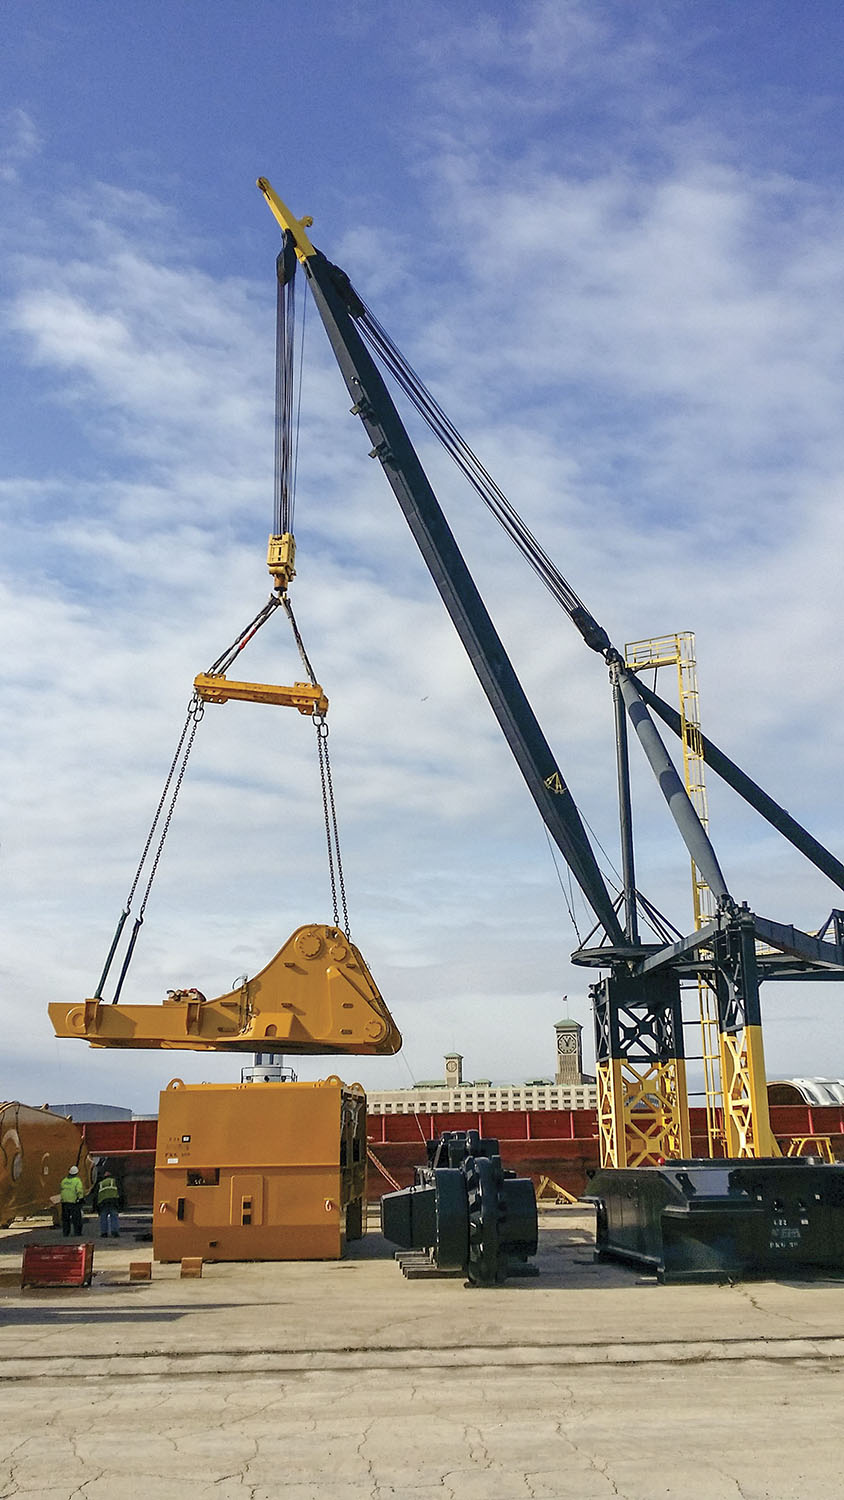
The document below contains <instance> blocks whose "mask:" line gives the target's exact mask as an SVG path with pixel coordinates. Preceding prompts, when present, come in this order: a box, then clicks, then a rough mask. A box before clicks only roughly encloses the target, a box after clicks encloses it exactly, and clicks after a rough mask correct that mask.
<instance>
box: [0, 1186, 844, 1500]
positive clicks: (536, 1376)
mask: <svg viewBox="0 0 844 1500" xmlns="http://www.w3.org/2000/svg"><path fill="white" fill-rule="evenodd" d="M89 1223H90V1221H89ZM130 1227H131V1226H129V1225H127V1224H124V1228H130ZM137 1228H138V1230H139V1232H142V1229H143V1226H140V1225H139V1226H137ZM28 1237H34V1238H39V1239H42V1238H43V1239H48V1238H51V1235H50V1234H49V1233H43V1232H42V1231H41V1230H40V1229H38V1228H35V1229H33V1228H25V1229H23V1230H22V1229H21V1227H20V1226H14V1227H13V1228H12V1229H10V1230H7V1231H5V1232H3V1233H2V1234H0V1412H2V1415H3V1418H4V1421H3V1428H2V1437H0V1500H3V1497H7V1496H8V1497H12V1496H25V1495H30V1496H41V1495H43V1496H45V1497H48V1496H49V1497H55V1500H71V1497H72V1500H82V1497H89V1500H101V1497H103V1500H104V1497H106V1496H108V1500H124V1497H135V1496H137V1497H143V1500H159V1497H165V1496H167V1497H170V1496H174V1497H177V1500H193V1497H194V1496H200V1495H202V1496H205V1495H214V1496H216V1497H218V1500H229V1497H238V1500H269V1497H270V1496H276V1495H282V1494H283V1495H284V1496H285V1500H308V1497H313V1500H317V1497H329V1496H330V1497H332V1500H352V1497H357V1496H361V1497H363V1496H366V1497H368V1500H388V1497H390V1500H404V1497H406V1500H429V1497H433V1496H435V1495H436V1496H437V1497H439V1500H452V1497H453V1500H474V1497H475V1496H478V1497H483V1500H498V1497H502V1500H515V1497H522V1496H527V1497H534V1496H535V1497H537V1500H540V1497H543V1500H544V1497H569V1496H572V1497H578V1500H591V1497H593V1496H595V1497H604V1496H620V1497H625V1500H663V1497H677V1500H679V1497H691V1500H722V1497H724V1500H727V1497H729V1500H733V1497H740V1500H741V1497H743V1500H768V1497H770V1500H810V1497H811V1500H832V1497H835V1500H838V1497H839V1496H840V1495H841V1493H842V1491H844V1481H842V1479H841V1467H842V1459H841V1443H840V1440H839V1436H838V1430H837V1429H838V1418H839V1412H840V1410H841V1406H842V1398H843V1397H844V1286H842V1285H841V1284H840V1283H835V1282H805V1283H799V1282H794V1283H789V1284H778V1283H770V1282H768V1283H747V1284H743V1285H737V1286H723V1287H721V1286H702V1287H660V1286H658V1285H657V1284H656V1282H655V1281H653V1280H651V1279H650V1278H647V1277H643V1276H641V1275H639V1274H638V1273H635V1272H632V1271H629V1270H626V1269H623V1268H620V1267H612V1266H609V1265H597V1266H596V1265H594V1264H593V1263H592V1261H591V1243H592V1232H591V1220H590V1217H589V1215H588V1214H586V1213H585V1212H583V1211H582V1210H558V1211H553V1212H551V1213H548V1214H546V1215H544V1216H543V1221H542V1231H541V1241H540V1256H539V1263H540V1266H541V1270H542V1275H541V1277H540V1278H539V1279H538V1280H536V1281H528V1282H512V1283H508V1284H507V1285H506V1286H504V1287H500V1288H495V1289H492V1290H489V1291H471V1290H466V1289H465V1288H464V1287H463V1284H462V1282H461V1281H459V1280H458V1281H454V1280H443V1281H421V1282H420V1281H414V1282H405V1281H404V1280H403V1278H402V1277H401V1275H400V1273H399V1271H398V1269H397V1267H396V1266H395V1264H394V1263H393V1261H392V1255H391V1250H390V1248H389V1247H387V1246H386V1245H385V1244H384V1242H383V1241H381V1240H380V1238H379V1237H378V1236H377V1235H372V1236H368V1237H367V1239H365V1240H364V1241H363V1242H361V1244H360V1245H358V1246H355V1247H353V1249H354V1253H353V1256H351V1257H350V1258H349V1259H348V1260H346V1261H343V1262H321V1263H314V1264H302V1263H293V1264H283V1263H282V1264H269V1265H262V1264H254V1265H211V1266H206V1267H205V1272H204V1275H203V1278H202V1280H200V1281H188V1280H184V1281H183V1280H181V1279H180V1278H179V1269H178V1267H177V1266H165V1267H159V1266H156V1267H155V1268H154V1270H153V1278H154V1279H153V1281H152V1282H151V1283H149V1284H144V1283H138V1284H133V1285H129V1284H128V1282H127V1271H128V1262H129V1260H130V1259H145V1258H149V1257H150V1255H151V1246H150V1245H149V1244H146V1243H144V1242H143V1241H141V1242H136V1241H135V1240H134V1238H131V1237H130V1236H129V1235H127V1234H125V1233H124V1237H123V1238H122V1239H121V1240H119V1241H108V1242H100V1241H97V1242H96V1246H97V1248H96V1250H95V1271H96V1276H95V1283H94V1285H93V1286H92V1287H91V1288H90V1289H89V1290H86V1289H73V1290H64V1291H40V1290H34V1289H28V1290H26V1291H24V1292H21V1291H20V1289H19V1287H17V1286H16V1285H15V1282H16V1280H17V1273H18V1272H19V1266H20V1254H21V1249H22V1245H23V1243H24V1241H25V1239H26V1238H28Z"/></svg>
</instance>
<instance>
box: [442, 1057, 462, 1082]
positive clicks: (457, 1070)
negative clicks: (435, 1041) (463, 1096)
mask: <svg viewBox="0 0 844 1500" xmlns="http://www.w3.org/2000/svg"><path fill="white" fill-rule="evenodd" d="M445 1081H446V1084H447V1086H448V1087H449V1088H453V1089H455V1088H459V1087H460V1086H461V1084H462V1083H463V1058H462V1057H461V1055H460V1053H459V1052H447V1053H446V1055H445Z"/></svg>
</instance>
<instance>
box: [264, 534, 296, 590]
mask: <svg viewBox="0 0 844 1500" xmlns="http://www.w3.org/2000/svg"><path fill="white" fill-rule="evenodd" d="M295 562H296V539H295V537H294V535H293V532H292V531H285V532H282V534H281V536H271V537H270V539H269V542H268V543H267V567H268V568H269V570H270V572H271V573H272V576H273V578H274V579H275V583H274V584H273V588H274V589H276V591H277V592H278V593H279V594H286V593H287V590H288V588H289V587H290V583H291V580H292V579H293V578H295V577H296V568H295Z"/></svg>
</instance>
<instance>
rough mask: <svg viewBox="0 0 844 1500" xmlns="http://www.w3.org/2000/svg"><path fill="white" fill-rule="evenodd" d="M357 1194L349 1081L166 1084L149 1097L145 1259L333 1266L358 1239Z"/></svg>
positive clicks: (362, 1150) (361, 1170)
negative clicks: (153, 1126)
mask: <svg viewBox="0 0 844 1500" xmlns="http://www.w3.org/2000/svg"><path fill="white" fill-rule="evenodd" d="M279 1163H283V1165H279ZM365 1198H366V1096H365V1094H364V1092H363V1089H362V1088H361V1087H360V1085H359V1084H351V1085H348V1086H347V1085H346V1084H344V1083H342V1082H341V1080H340V1079H339V1078H337V1077H336V1076H333V1077H331V1078H327V1079H324V1080H322V1081H321V1082H319V1083H241V1084H225V1083H219V1084H218V1083H200V1084H187V1085H186V1084H183V1083H182V1082H181V1081H180V1080H179V1079H174V1080H173V1082H172V1083H171V1084H170V1085H169V1086H168V1088H167V1089H165V1091H164V1093H163V1094H162V1095H161V1101H160V1112H159V1117H158V1138H157V1143H156V1156H155V1201H154V1209H153V1254H154V1256H155V1259H156V1260H160V1261H175V1260H181V1259H182V1257H183V1256H186V1255H198V1256H202V1258H203V1260H333V1259H336V1258H337V1257H338V1256H341V1255H342V1254H343V1251H344V1247H345V1242H346V1240H347V1239H349V1240H352V1239H359V1238H360V1236H361V1234H362V1232H363V1210H364V1203H365Z"/></svg>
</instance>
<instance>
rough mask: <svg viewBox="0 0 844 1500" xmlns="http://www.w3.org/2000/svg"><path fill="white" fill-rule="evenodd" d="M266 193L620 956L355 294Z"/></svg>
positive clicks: (512, 741) (618, 941)
mask: <svg viewBox="0 0 844 1500" xmlns="http://www.w3.org/2000/svg"><path fill="white" fill-rule="evenodd" d="M258 186H259V188H260V189H261V192H262V193H263V194H264V197H265V198H266V199H267V202H268V204H269V206H270V208H271V210H272V212H273V214H274V215H275V217H276V219H277V220H278V222H279V223H280V224H281V226H282V228H283V229H284V231H285V233H286V234H288V235H291V236H292V238H293V243H294V246H295V249H296V253H297V255H298V257H299V259H300V261H301V263H302V265H303V266H304V269H305V273H306V275H307V277H308V281H309V285H310V288H311V291H312V293H313V297H314V301H315V302H316V305H317V309H318V311H319V314H320V317H321V318H322V321H323V324H324V326H325V330H326V333H327V334H328V338H329V342H330V344H331V347H332V350H333V352H334V357H335V359H336V360H337V363H338V365H339V367H340V372H341V374H342V376H343V379H344V381H345V383H346V387H347V389H348V391H349V394H350V396H351V397H352V401H353V406H352V412H353V414H354V415H355V416H358V417H359V418H360V420H361V422H362V424H363V426H364V428H365V430H366V432H367V434H368V436H369V439H370V441H371V444H372V448H371V457H373V458H377V459H378V461H379V463H380V464H381V467H382V468H383V470H384V473H385V475H386V477H387V479H388V481H389V483H390V486H391V488H392V490H393V493H394V494H395V496H396V499H397V500H398V502H399V505H400V507H401V510H402V513H403V515H404V517H405V520H406V521H407V523H408V526H409V527H410V530H411V533H412V535H413V538H414V541H415V542H416V545H417V547H418V548H419V551H420V552H421V554H422V557H423V559H424V561H425V564H426V566H427V568H428V571H429V573H430V574H431V577H432V578H433V580H434V583H435V584H436V587H437V589H438V591H439V593H440V597H441V598H442V600H443V603H444V604H445V607H446V609H447V610H448V613H449V615H450V617H451V620H452V623H453V625H454V627H455V629H456V631H457V633H458V635H459V637H460V639H461V641H462V642H463V645H464V647H465V649H466V652H467V654H468V656H469V660H470V661H471V663H472V666H473V667H474V669H475V673H476V675H477V677H478V680H479V681H480V684H481V686H482V688H483V690H484V692H485V693H486V696H487V698H488V699H489V702H490V705H491V707H492V710H493V712H494V714H495V716H496V718H497V719H498V722H499V724H500V726H501V728H502V730H503V732H504V735H505V738H506V740H507V743H508V744H509V746H510V749H511V751H512V753H513V756H514V757H515V760H516V762H517V764H518V766H519V769H520V771H521V773H522V776H523V778H524V780H525V783H526V785H527V787H528V790H529V792H530V794H531V796H532V797H533V800H534V802H535V803H536V806H537V808H538V809H539V813H540V816H541V817H542V820H543V822H544V823H545V826H546V828H547V829H548V831H549V833H550V834H551V837H552V838H553V839H554V841H555V843H556V844H557V846H558V848H559V849H560V851H561V853H562V855H563V857H564V858H565V860H566V862H567V863H568V865H569V867H570V869H571V871H572V873H573V875H574V876H575V879H576V880H577V882H578V884H579V886H580V888H581V890H582V892H583V894H584V896H585V897H586V900H587V901H588V902H589V905H590V906H591V907H592V910H593V911H594V913H595V915H596V917H597V918H598V920H599V922H600V923H601V925H602V926H603V928H604V931H605V932H606V934H607V937H608V938H609V941H610V943H611V944H612V945H613V946H614V947H619V948H624V947H626V946H627V940H626V938H625V935H624V931H623V929H622V927H621V923H620V922H619V919H618V915H617V913H616V910H615V907H614V905H613V902H612V898H611V896H610V893H609V891H608V889H607V887H606V885H605V883H604V879H603V876H602V875H601V872H600V870H599V868H598V863H597V860H596V859H595V855H594V852H593V850H592V846H591V844H590V842H589V839H588V836H587V834H586V830H585V828H584V826H583V823H582V820H581V817H580V813H579V812H578V809H577V806H576V804H575V802H574V799H573V797H572V794H571V792H570V790H569V788H568V786H567V785H566V782H565V780H564V778H563V776H562V774H561V772H560V770H559V767H558V765H557V762H556V760H555V757H554V755H553V753H552V751H551V748H550V746H549V744H548V742H547V740H546V738H545V735H544V734H543V732H542V729H541V727H540V725H539V722H538V720H537V718H536V715H535V714H534V712H533V709H532V708H531V705H530V703H529V702H528V699H527V696H526V694H525V691H524V689H523V687H522V685H521V683H520V682H519V679H518V677H517V676H516V672H515V670H514V668H513V665H512V662H511V661H510V658H509V657H508V655H507V652H506V651H505V649H504V646H503V644H502V642H501V639H500V637H499V635H498V632H497V631H496V629H495V626H494V625H493V623H492V620H491V618H490V615H489V612H488V610H487V608H486V605H485V604H484V602H483V599H482V598H481V595H480V593H479V591H478V588H477V586H476V584H475V582H474V579H473V578H472V576H471V574H470V572H469V569H468V568H467V566H466V563H465V561H464V559H463V555H462V553H461V551H460V549H459V547H458V545H457V542H456V540H455V538H454V535H453V533H452V531H451V528H450V527H449V525H448V522H447V521H446V518H445V516H444V514H443V511H442V508H441V506H440V504H439V501H438V500H437V497H436V495H435V494H434V490H433V488H432V486H431V483H430V481H429V479H428V476H427V474H426V473H425V470H424V469H423V467H422V464H421V461H420V459H419V456H418V454H417V453H416V450H415V448H414V447H413V444H412V443H411V441H410V438H409V437H408V434H407V432H406V430H405V427H404V424H403V422H402V420H401V417H400V416H399V413H398V411H397V409H396V406H395V403H394V401H393V399H392V397H391V395H390V393H389V391H388V389H387V386H386V384H385V382H384V380H383V378H382V376H381V373H380V371H379V370H378V368H377V366H376V364H375V362H374V360H373V359H372V356H371V355H370V353H369V351H368V349H367V348H366V345H365V344H364V342H363V340H362V338H361V336H360V334H359V332H358V330H357V328H356V327H355V321H354V319H355V303H356V298H355V292H354V289H353V288H352V286H351V283H350V282H349V280H348V277H347V276H346V275H345V273H344V272H342V271H340V270H339V269H338V268H337V267H336V266H333V265H332V264H331V262H330V261H329V260H327V258H326V257H325V256H324V255H323V254H322V252H321V251H319V250H317V249H315V248H314V246H313V245H312V243H311V241H310V239H309V238H308V236H307V234H306V233H305V221H304V220H298V219H295V218H294V216H293V215H292V214H291V213H290V211H289V209H287V208H286V207H285V205H284V204H283V203H282V202H281V200H280V199H279V198H278V197H277V195H276V194H275V193H274V192H273V190H272V188H271V187H270V185H269V183H268V182H266V179H264V178H259V179H258Z"/></svg>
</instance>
